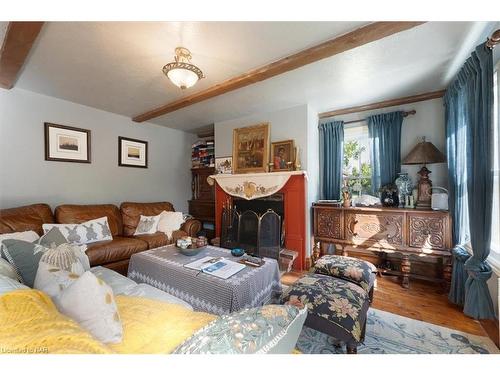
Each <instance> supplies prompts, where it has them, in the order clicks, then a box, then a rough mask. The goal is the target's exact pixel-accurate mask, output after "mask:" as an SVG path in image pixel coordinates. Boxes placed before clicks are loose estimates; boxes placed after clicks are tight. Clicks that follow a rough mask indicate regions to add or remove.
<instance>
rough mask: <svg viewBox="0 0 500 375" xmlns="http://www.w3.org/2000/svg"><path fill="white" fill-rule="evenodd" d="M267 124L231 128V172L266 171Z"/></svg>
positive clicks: (267, 151) (267, 163)
mask: <svg viewBox="0 0 500 375" xmlns="http://www.w3.org/2000/svg"><path fill="white" fill-rule="evenodd" d="M268 166H269V124H268V123H262V124H258V125H254V126H248V127H246V128H239V129H234V130H233V173H258V172H267V171H268Z"/></svg>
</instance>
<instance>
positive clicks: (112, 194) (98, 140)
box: [0, 89, 195, 211]
mask: <svg viewBox="0 0 500 375" xmlns="http://www.w3.org/2000/svg"><path fill="white" fill-rule="evenodd" d="M44 122H52V123H56V124H62V125H68V126H75V127H79V128H84V129H90V130H91V147H92V150H91V151H92V152H91V155H92V163H91V164H83V163H65V162H53V161H45V160H44V159H45V157H44ZM118 136H125V137H131V138H137V139H141V140H145V141H148V143H149V168H147V169H142V168H127V167H119V166H118ZM194 138H195V137H194V136H193V135H191V134H188V133H185V132H181V131H178V130H172V129H168V128H164V127H161V126H158V125H153V124H149V123H141V124H138V123H134V122H132V121H131V120H130V119H129V118H127V117H124V116H119V115H115V114H112V113H109V112H104V111H100V110H97V109H94V108H90V107H86V106H82V105H79V104H75V103H71V102H68V101H64V100H60V99H56V98H52V97H49V96H44V95H39V94H36V93H33V92H30V91H25V90H20V89H12V90H0V207H2V208H6V207H15V206H20V205H24V204H30V203H35V202H46V203H48V204H50V205H51V206H52V207H55V206H56V205H58V204H61V203H75V204H80V203H81V204H87V203H114V204H119V203H120V202H123V201H126V200H129V201H139V202H140V201H144V202H147V201H158V200H162V201H165V200H166V201H170V202H172V203H173V204H174V206H175V208H176V209H178V210H183V211H187V202H186V201H187V199H189V198H190V193H191V192H190V186H191V178H190V170H189V168H190V162H191V160H190V159H191V151H190V147H191V142H192V141H193V140H194Z"/></svg>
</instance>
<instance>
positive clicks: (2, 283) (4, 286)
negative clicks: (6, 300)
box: [0, 275, 29, 324]
mask: <svg viewBox="0 0 500 375" xmlns="http://www.w3.org/2000/svg"><path fill="white" fill-rule="evenodd" d="M18 289H29V288H28V287H27V286H26V285H23V284H21V283H20V282H19V281H17V280H15V279H12V278H10V277H7V276H3V275H0V295H2V294H4V293H8V292H12V291H13V290H18ZM5 323H6V322H5V321H4V320H2V324H5Z"/></svg>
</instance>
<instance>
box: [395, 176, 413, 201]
mask: <svg viewBox="0 0 500 375" xmlns="http://www.w3.org/2000/svg"><path fill="white" fill-rule="evenodd" d="M398 175H399V177H398V178H396V180H395V181H394V183H395V184H396V186H397V188H398V198H399V207H404V205H405V197H406V196H407V195H411V193H412V189H413V184H412V182H411V178H410V177H409V176H408V173H404V172H402V173H398Z"/></svg>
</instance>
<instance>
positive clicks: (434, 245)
mask: <svg viewBox="0 0 500 375" xmlns="http://www.w3.org/2000/svg"><path fill="white" fill-rule="evenodd" d="M448 226H449V216H448V215H447V214H439V213H437V212H436V213H434V212H433V213H432V214H427V215H426V214H424V213H410V214H408V231H409V245H410V246H411V247H417V248H422V249H437V250H446V249H448V248H449V247H450V243H449V242H450V240H449V238H448V237H449V235H448V233H449V232H450V230H449V227H448Z"/></svg>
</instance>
